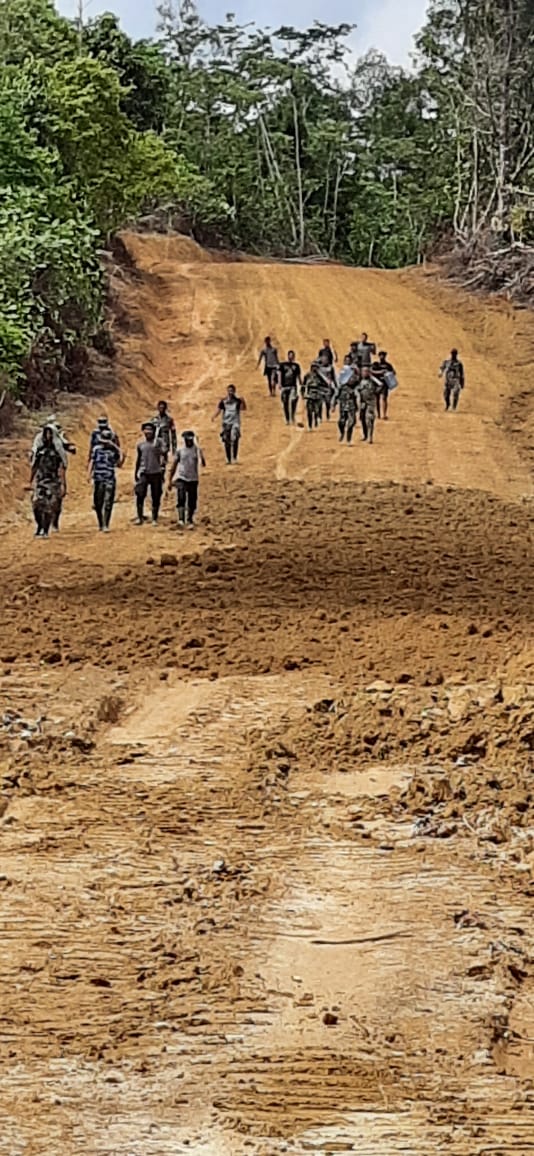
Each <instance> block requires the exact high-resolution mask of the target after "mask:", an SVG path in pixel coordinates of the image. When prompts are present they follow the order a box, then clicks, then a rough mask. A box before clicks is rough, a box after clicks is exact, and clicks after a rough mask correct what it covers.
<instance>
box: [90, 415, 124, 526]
mask: <svg viewBox="0 0 534 1156" xmlns="http://www.w3.org/2000/svg"><path fill="white" fill-rule="evenodd" d="M122 461H123V459H122V454H121V451H120V449H119V448H118V446H116V445H115V442H114V441H113V435H112V432H111V430H110V429H108V428H106V429H102V430H101V431H100V435H99V438H98V441H97V442H96V444H95V447H94V449H93V452H92V455H91V461H90V463H89V481H92V483H93V507H94V510H95V513H96V516H97V519H98V528H99V530H102V531H103V532H104V533H105V534H107V533H109V524H110V521H111V514H112V512H113V506H114V503H115V491H116V470H117V467H118V466H122Z"/></svg>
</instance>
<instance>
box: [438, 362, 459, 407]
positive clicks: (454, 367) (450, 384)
mask: <svg viewBox="0 0 534 1156" xmlns="http://www.w3.org/2000/svg"><path fill="white" fill-rule="evenodd" d="M439 375H440V377H443V376H445V385H444V387H443V397H444V400H445V409H450V406H451V402H452V408H453V409H457V408H458V402H459V400H460V394H461V392H462V389H464V387H465V372H464V367H463V364H462V362H461V361H460V358H459V357H458V350H457V349H452V350H451V355H450V357H448V358H446V360H445V361H443V362H442V364H441V369H440V371H439Z"/></svg>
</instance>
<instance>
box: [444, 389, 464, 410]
mask: <svg viewBox="0 0 534 1156" xmlns="http://www.w3.org/2000/svg"><path fill="white" fill-rule="evenodd" d="M460 393H461V389H460V386H459V385H446V386H445V389H444V390H443V397H444V398H445V409H450V405H451V400H452V408H453V409H457V408H458V402H459V400H460Z"/></svg>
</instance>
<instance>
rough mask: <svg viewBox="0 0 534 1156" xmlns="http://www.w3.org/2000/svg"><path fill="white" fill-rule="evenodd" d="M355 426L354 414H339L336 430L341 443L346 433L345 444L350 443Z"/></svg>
mask: <svg viewBox="0 0 534 1156" xmlns="http://www.w3.org/2000/svg"><path fill="white" fill-rule="evenodd" d="M355 425H356V414H354V413H343V414H341V415H340V418H339V421H338V423H337V428H338V430H339V440H340V441H343V438H344V437H345V433H346V434H347V442H348V444H349V445H350V443H351V441H352V435H353V433H354V426H355Z"/></svg>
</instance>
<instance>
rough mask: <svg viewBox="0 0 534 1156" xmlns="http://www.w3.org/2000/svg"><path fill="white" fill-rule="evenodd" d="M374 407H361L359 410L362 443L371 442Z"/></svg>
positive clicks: (373, 426) (373, 425)
mask: <svg viewBox="0 0 534 1156" xmlns="http://www.w3.org/2000/svg"><path fill="white" fill-rule="evenodd" d="M375 416H376V414H375V407H374V405H373V406H369V405H365V404H364V405H362V407H361V409H360V421H361V423H362V433H363V438H364V441H367V440H369V441H370V442H372V440H373V432H374V428H375Z"/></svg>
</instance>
